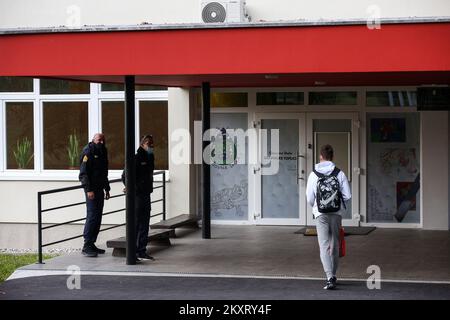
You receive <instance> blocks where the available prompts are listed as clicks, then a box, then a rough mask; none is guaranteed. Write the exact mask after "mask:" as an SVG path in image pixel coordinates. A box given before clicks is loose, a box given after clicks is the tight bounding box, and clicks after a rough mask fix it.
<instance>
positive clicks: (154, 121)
mask: <svg viewBox="0 0 450 320" xmlns="http://www.w3.org/2000/svg"><path fill="white" fill-rule="evenodd" d="M167 127H168V118H167V101H140V102H139V134H140V136H143V135H145V134H151V135H152V136H153V141H154V153H155V169H157V170H168V169H169V152H168V147H169V144H168V129H167Z"/></svg>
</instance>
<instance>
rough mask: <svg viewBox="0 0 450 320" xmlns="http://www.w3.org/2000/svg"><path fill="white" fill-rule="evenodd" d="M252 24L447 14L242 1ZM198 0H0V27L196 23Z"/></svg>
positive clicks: (439, 6)
mask: <svg viewBox="0 0 450 320" xmlns="http://www.w3.org/2000/svg"><path fill="white" fill-rule="evenodd" d="M246 3H247V5H246V8H247V11H248V13H249V14H250V16H251V17H252V21H278V20H298V19H307V20H317V19H351V18H358V19H367V18H372V17H378V16H379V17H383V18H392V17H426V16H450V1H448V0H395V1H392V0H377V1H373V0H339V1H336V0H315V1H306V0H303V1H298V0H247V1H246ZM200 17H201V16H200V0H165V1H148V0H133V1H122V0H96V1H92V0H58V1H55V0H39V1H35V0H2V1H0V28H12V27H48V26H62V25H65V26H74V25H79V26H82V25H117V24H141V23H145V22H146V23H152V24H163V23H193V22H201V18H200Z"/></svg>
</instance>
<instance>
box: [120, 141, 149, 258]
mask: <svg viewBox="0 0 450 320" xmlns="http://www.w3.org/2000/svg"><path fill="white" fill-rule="evenodd" d="M135 165H136V203H135V210H136V211H135V212H136V256H137V259H138V260H140V259H142V260H154V258H153V257H152V256H150V255H148V254H147V239H148V238H147V236H148V231H149V228H150V227H149V224H150V210H151V199H150V194H151V193H152V192H153V170H154V169H155V156H154V154H153V137H152V136H151V135H145V136H143V137H142V138H141V142H140V146H139V148H138V149H137V152H136V155H135ZM122 182H123V183H124V184H125V170H124V171H123V173H122ZM125 190H126V189H125ZM125 190H124V191H125Z"/></svg>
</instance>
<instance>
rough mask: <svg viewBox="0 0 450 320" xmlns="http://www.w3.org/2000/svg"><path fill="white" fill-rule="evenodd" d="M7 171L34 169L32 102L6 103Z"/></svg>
mask: <svg viewBox="0 0 450 320" xmlns="http://www.w3.org/2000/svg"><path fill="white" fill-rule="evenodd" d="M5 107H6V145H7V160H6V161H7V162H6V168H7V169H33V168H34V133H33V102H6V104H5Z"/></svg>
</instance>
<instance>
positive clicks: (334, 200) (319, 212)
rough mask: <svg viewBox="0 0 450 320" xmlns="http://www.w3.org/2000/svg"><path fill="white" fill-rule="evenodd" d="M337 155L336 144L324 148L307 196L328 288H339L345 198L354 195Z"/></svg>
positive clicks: (308, 185) (309, 178)
mask: <svg viewBox="0 0 450 320" xmlns="http://www.w3.org/2000/svg"><path fill="white" fill-rule="evenodd" d="M333 155H334V151H333V147H332V146H330V145H329V144H327V145H324V146H322V147H321V148H320V162H319V163H317V164H316V165H315V167H314V170H313V172H311V174H310V175H309V177H308V183H307V185H306V199H307V201H308V203H309V204H310V205H311V206H312V211H313V215H314V218H315V219H316V228H317V238H318V241H319V247H320V259H321V260H322V265H323V269H324V271H325V274H326V276H327V282H326V285H325V287H324V289H326V290H330V289H334V288H336V282H337V278H336V271H337V267H338V262H339V232H340V228H341V223H342V215H343V214H344V212H345V210H346V205H345V202H346V201H348V200H349V199H350V198H351V197H352V195H351V192H350V186H349V183H348V180H347V177H346V176H345V174H344V172H342V171H341V170H339V168H337V167H336V165H335V164H334V163H333V162H332V161H333Z"/></svg>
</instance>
